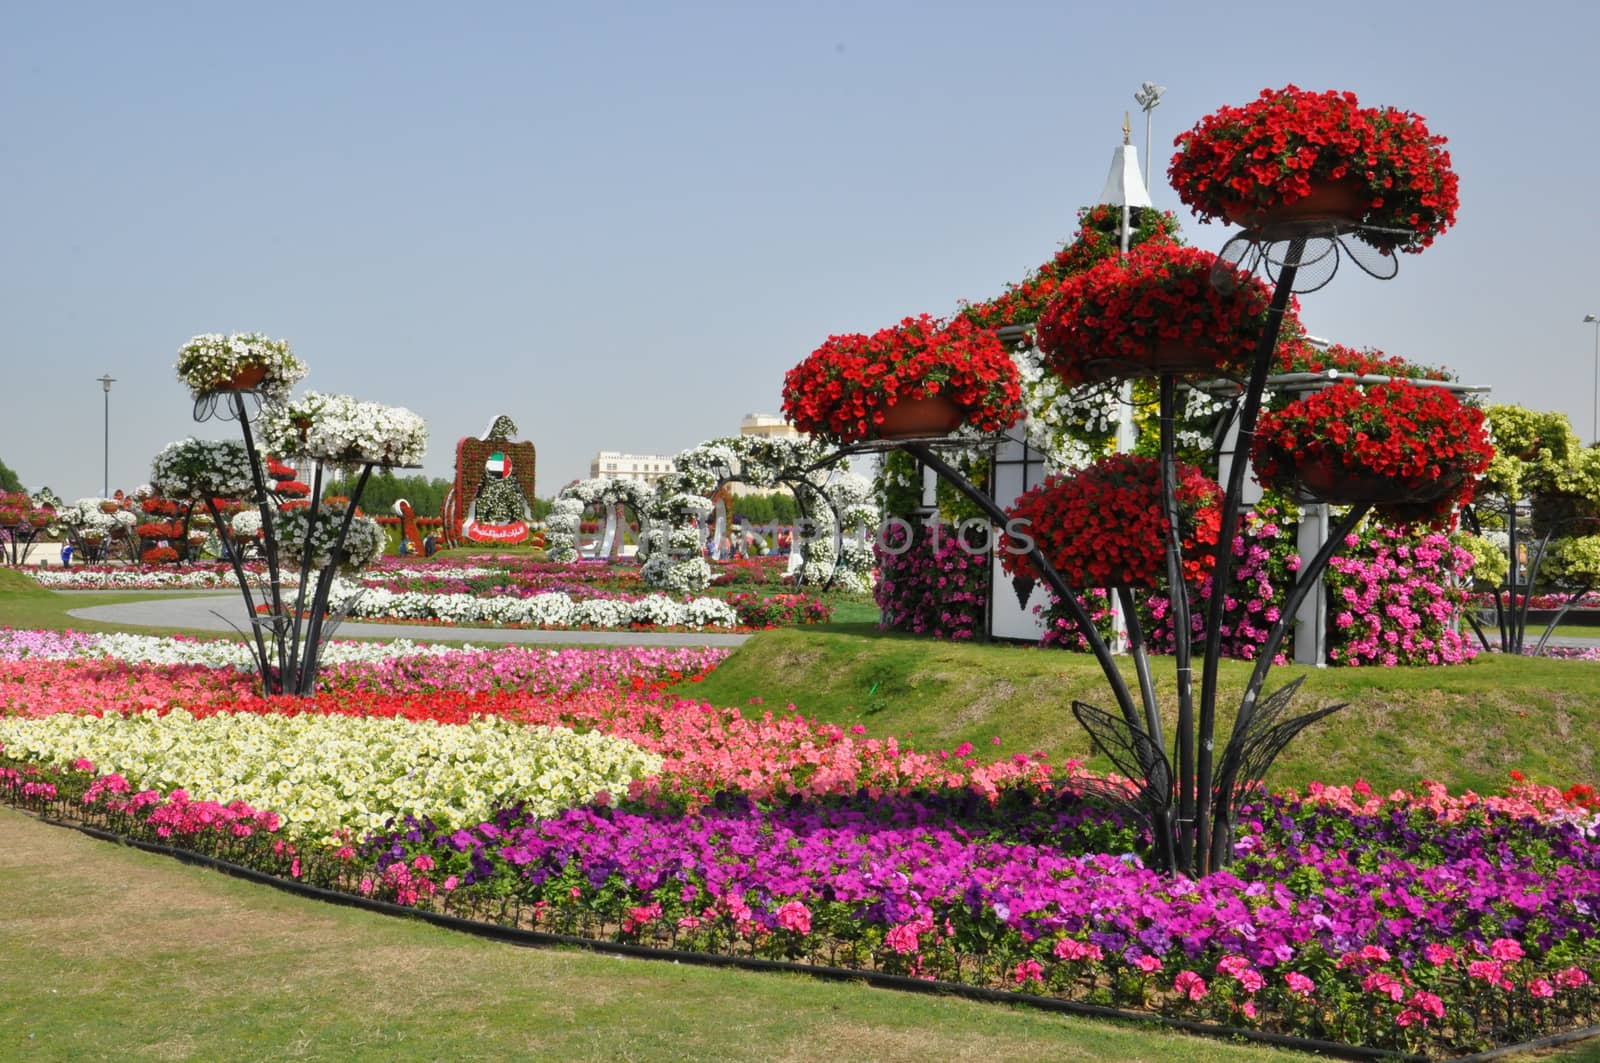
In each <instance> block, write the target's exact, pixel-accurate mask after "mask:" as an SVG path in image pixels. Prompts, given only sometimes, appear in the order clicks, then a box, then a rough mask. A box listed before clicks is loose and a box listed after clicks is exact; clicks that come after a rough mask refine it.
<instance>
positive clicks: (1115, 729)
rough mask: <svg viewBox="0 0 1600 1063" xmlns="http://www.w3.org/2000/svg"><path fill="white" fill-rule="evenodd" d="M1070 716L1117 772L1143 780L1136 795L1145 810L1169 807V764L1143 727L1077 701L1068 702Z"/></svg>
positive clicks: (1170, 786)
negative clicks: (1070, 711)
mask: <svg viewBox="0 0 1600 1063" xmlns="http://www.w3.org/2000/svg"><path fill="white" fill-rule="evenodd" d="M1072 714H1073V715H1074V716H1076V717H1077V718H1078V722H1079V723H1081V724H1082V725H1083V728H1084V730H1086V731H1088V732H1089V737H1090V738H1091V739H1092V740H1093V741H1094V744H1095V745H1096V746H1097V747H1098V748H1099V750H1100V752H1102V753H1104V754H1105V755H1106V756H1107V757H1108V758H1110V760H1111V763H1112V764H1114V765H1116V768H1117V771H1118V772H1120V773H1121V774H1123V775H1126V776H1127V777H1128V778H1129V779H1132V780H1134V781H1136V782H1138V781H1140V780H1142V781H1143V785H1142V786H1141V787H1140V789H1139V795H1138V796H1139V801H1140V802H1141V803H1142V804H1143V805H1144V806H1145V807H1146V808H1147V809H1151V810H1156V809H1164V808H1170V807H1171V805H1172V765H1171V764H1170V763H1169V762H1168V760H1167V758H1166V755H1165V754H1164V753H1162V752H1161V749H1160V748H1159V747H1158V746H1157V745H1156V744H1155V743H1154V742H1153V741H1151V740H1150V736H1149V735H1148V734H1146V733H1145V732H1144V729H1143V728H1141V727H1136V726H1134V725H1133V724H1131V723H1129V722H1128V721H1127V720H1125V719H1123V718H1121V717H1120V716H1113V715H1111V714H1110V713H1108V712H1106V711H1104V710H1102V709H1097V708H1095V707H1094V706H1093V705H1086V704H1084V703H1083V702H1081V701H1074V702H1073V703H1072Z"/></svg>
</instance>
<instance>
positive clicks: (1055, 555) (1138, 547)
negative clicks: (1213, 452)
mask: <svg viewBox="0 0 1600 1063" xmlns="http://www.w3.org/2000/svg"><path fill="white" fill-rule="evenodd" d="M1221 504H1222V489H1221V488H1220V487H1218V486H1217V484H1216V483H1215V482H1214V481H1213V480H1211V479H1210V478H1208V477H1207V476H1206V475H1205V474H1204V473H1203V472H1201V471H1200V470H1199V469H1197V468H1195V467H1194V466H1192V465H1185V464H1180V465H1179V466H1178V509H1179V515H1180V518H1181V522H1182V525H1183V527H1182V528H1181V529H1180V532H1181V533H1182V536H1183V543H1184V553H1185V559H1184V565H1185V570H1184V578H1185V579H1186V580H1189V581H1196V580H1198V579H1199V578H1200V577H1201V574H1202V573H1203V572H1204V571H1205V570H1206V569H1207V568H1208V567H1209V565H1210V564H1211V560H1210V558H1209V557H1207V556H1205V555H1206V554H1209V553H1210V552H1211V551H1212V550H1214V548H1215V547H1216V543H1217V535H1218V531H1219V529H1220V528H1221V519H1222V518H1221ZM1007 512H1008V516H1009V517H1010V518H1011V522H1012V524H1011V526H1012V527H1014V528H1016V529H1017V530H1019V531H1022V532H1025V533H1026V534H1027V535H1029V536H1031V537H1032V538H1033V539H1034V540H1035V541H1037V543H1038V545H1039V549H1040V552H1042V553H1043V554H1044V555H1045V557H1046V558H1048V559H1049V561H1050V563H1051V564H1052V565H1053V566H1055V569H1056V571H1057V572H1059V573H1060V574H1061V577H1062V578H1063V579H1064V580H1066V581H1067V583H1068V584H1069V585H1071V586H1073V587H1077V588H1106V587H1145V588H1148V587H1155V586H1157V585H1159V584H1161V583H1162V582H1164V581H1165V579H1166V539H1167V531H1168V523H1167V520H1166V518H1165V517H1164V516H1162V513H1161V466H1160V463H1159V461H1157V459H1155V458H1148V457H1142V456H1139V455H1135V454H1113V455H1111V456H1110V457H1107V458H1101V459H1100V460H1099V461H1096V462H1093V463H1091V464H1089V465H1087V466H1085V467H1084V468H1082V469H1077V470H1074V471H1073V472H1070V473H1066V474H1063V475H1056V476H1050V477H1048V478H1046V479H1045V481H1044V482H1043V483H1042V484H1039V485H1038V486H1037V487H1034V488H1032V489H1030V490H1028V491H1026V492H1024V493H1023V494H1022V496H1021V497H1019V498H1018V499H1017V500H1016V502H1014V503H1013V504H1012V506H1011V508H1010V509H1009V510H1008V511H1007ZM1000 559H1001V565H1002V566H1003V567H1004V568H1005V570H1006V571H1007V572H1008V573H1009V574H1011V575H1013V576H1025V577H1031V578H1034V579H1038V578H1040V573H1039V572H1038V571H1037V570H1036V569H1035V567H1034V565H1033V562H1032V561H1031V560H1030V559H1029V558H1028V556H1027V555H1026V554H1022V553H1018V552H1016V551H1014V550H1010V549H1002V550H1001V551H1000Z"/></svg>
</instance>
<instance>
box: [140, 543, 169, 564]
mask: <svg viewBox="0 0 1600 1063" xmlns="http://www.w3.org/2000/svg"><path fill="white" fill-rule="evenodd" d="M139 560H141V561H143V562H144V563H145V564H147V565H162V564H167V563H169V562H172V561H176V560H178V551H176V550H174V549H173V548H172V547H170V546H152V547H151V548H150V549H148V550H146V551H145V552H144V553H142V554H140V555H139Z"/></svg>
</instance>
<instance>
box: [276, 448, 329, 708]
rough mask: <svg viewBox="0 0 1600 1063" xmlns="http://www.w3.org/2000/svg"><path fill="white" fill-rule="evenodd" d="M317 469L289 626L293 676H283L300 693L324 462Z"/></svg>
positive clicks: (318, 463) (291, 687) (303, 670)
mask: <svg viewBox="0 0 1600 1063" xmlns="http://www.w3.org/2000/svg"><path fill="white" fill-rule="evenodd" d="M316 465H317V467H316V469H315V470H314V471H313V472H312V474H311V499H310V502H311V504H310V507H309V508H308V509H307V510H306V541H305V542H304V543H302V544H301V547H300V586H299V588H298V589H297V590H296V591H295V596H294V612H293V613H292V614H291V615H290V618H289V619H290V623H289V663H290V664H291V665H292V666H293V671H294V674H293V675H292V676H291V675H289V674H288V673H287V672H285V673H284V678H283V683H284V690H285V691H286V692H287V691H288V690H290V689H292V690H293V691H294V692H295V693H300V688H301V686H302V685H303V684H302V682H301V677H302V674H303V673H304V672H305V668H304V667H303V666H302V664H301V660H300V634H301V632H302V630H304V625H305V612H306V593H307V591H309V590H310V588H311V562H312V560H313V559H314V558H315V556H316V555H315V553H314V552H313V550H312V543H313V542H314V541H315V539H316V537H317V536H316V529H317V513H318V511H319V510H320V508H321V506H322V462H320V461H319V462H317V463H316Z"/></svg>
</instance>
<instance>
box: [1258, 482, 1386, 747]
mask: <svg viewBox="0 0 1600 1063" xmlns="http://www.w3.org/2000/svg"><path fill="white" fill-rule="evenodd" d="M1371 511H1372V503H1370V502H1362V503H1360V504H1359V505H1354V506H1351V507H1350V509H1349V511H1348V512H1346V513H1345V515H1344V516H1342V517H1340V518H1339V522H1338V523H1337V524H1335V525H1334V526H1333V530H1332V531H1331V532H1330V533H1329V534H1328V538H1327V539H1326V540H1325V541H1324V542H1323V544H1322V548H1321V549H1319V550H1318V551H1317V553H1316V556H1314V557H1313V558H1312V559H1311V560H1310V561H1308V562H1306V563H1305V564H1303V565H1301V566H1300V571H1299V572H1297V573H1296V574H1295V581H1294V586H1293V587H1292V588H1291V589H1290V591H1289V597H1288V598H1287V599H1285V600H1284V603H1283V607H1282V609H1281V610H1280V611H1279V613H1278V619H1277V621H1276V622H1275V623H1273V625H1272V627H1270V628H1268V629H1267V641H1266V642H1264V643H1262V645H1261V655H1260V656H1259V657H1257V658H1256V665H1255V668H1254V669H1253V670H1252V671H1251V673H1250V682H1249V683H1248V684H1247V685H1246V686H1245V690H1244V698H1243V699H1242V700H1241V701H1240V702H1239V715H1238V718H1237V719H1236V720H1235V721H1234V724H1233V737H1234V739H1238V738H1239V736H1240V735H1242V734H1243V733H1244V729H1245V727H1246V726H1247V725H1248V724H1249V723H1250V718H1251V717H1252V716H1254V715H1255V711H1256V701H1257V699H1258V698H1259V697H1260V695H1261V688H1262V687H1263V686H1264V685H1265V684H1266V681H1267V672H1268V671H1269V670H1270V669H1271V668H1272V659H1273V658H1274V657H1276V656H1277V655H1278V648H1279V647H1280V646H1282V645H1283V640H1284V639H1285V638H1286V637H1288V634H1289V629H1290V628H1291V627H1292V626H1293V625H1294V617H1295V614H1296V613H1298V612H1299V611H1300V606H1301V605H1302V604H1304V602H1305V600H1306V598H1307V597H1309V596H1310V594H1311V591H1312V589H1313V588H1315V587H1316V586H1317V584H1318V583H1320V582H1321V581H1322V574H1323V572H1325V571H1327V568H1328V564H1329V562H1331V561H1332V560H1333V555H1334V554H1336V553H1338V552H1339V547H1340V546H1342V545H1344V540H1345V537H1346V536H1347V535H1349V534H1350V533H1351V532H1353V531H1355V529H1356V525H1358V524H1360V523H1361V521H1362V519H1363V518H1365V517H1366V515H1367V514H1368V513H1370V512H1371ZM1229 744H1230V745H1231V744H1232V742H1231V741H1230V743H1229Z"/></svg>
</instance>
